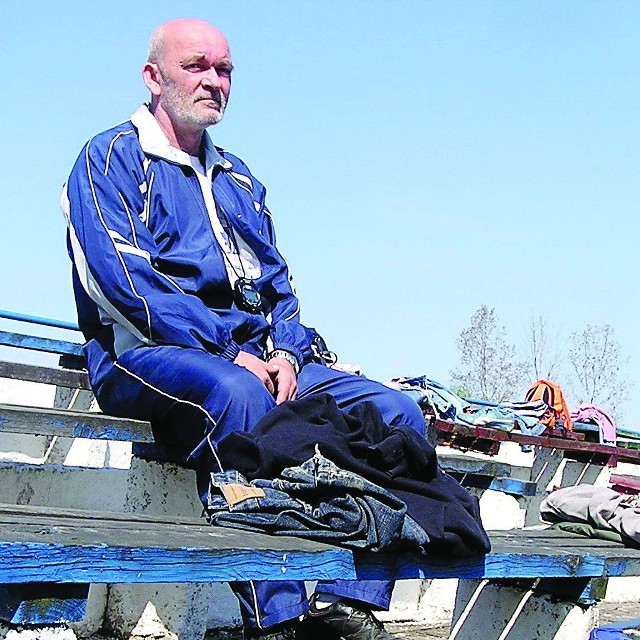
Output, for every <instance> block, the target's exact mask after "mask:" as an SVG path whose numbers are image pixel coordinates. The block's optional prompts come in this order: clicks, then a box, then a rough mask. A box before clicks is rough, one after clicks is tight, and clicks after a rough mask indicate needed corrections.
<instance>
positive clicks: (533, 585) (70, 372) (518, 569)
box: [0, 314, 640, 640]
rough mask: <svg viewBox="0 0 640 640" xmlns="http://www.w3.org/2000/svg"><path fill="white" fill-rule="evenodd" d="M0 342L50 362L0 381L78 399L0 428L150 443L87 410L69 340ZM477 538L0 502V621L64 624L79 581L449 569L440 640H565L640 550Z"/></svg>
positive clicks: (12, 371)
mask: <svg viewBox="0 0 640 640" xmlns="http://www.w3.org/2000/svg"><path fill="white" fill-rule="evenodd" d="M0 315H1V314H0ZM14 315H15V314H5V315H4V317H5V318H6V317H7V316H9V317H10V318H11V317H12V316H14ZM13 319H18V320H21V321H23V322H24V321H25V319H24V317H19V318H13ZM38 320H39V319H35V318H33V319H29V320H27V321H29V322H31V321H34V322H37V321H38ZM54 326H55V325H54ZM64 328H66V329H70V328H72V326H66V327H64ZM0 344H4V345H9V346H13V347H20V348H23V349H24V348H26V349H36V350H44V351H49V352H51V353H56V354H59V355H61V364H62V366H58V367H45V366H41V365H30V364H24V363H15V362H2V363H0V377H6V378H11V379H19V380H27V381H31V382H39V383H43V384H53V385H56V386H57V387H59V389H63V388H64V389H74V390H76V391H80V392H82V393H84V394H85V400H84V401H83V402H80V403H78V400H77V399H78V394H77V393H75V395H74V396H73V398H74V402H75V405H73V406H75V408H74V409H65V408H62V407H55V408H32V407H26V406H10V405H6V404H2V405H0V434H3V433H4V434H6V433H18V434H29V435H47V436H65V437H71V438H77V437H81V438H88V439H96V440H107V441H110V442H111V441H127V442H138V443H152V442H153V437H152V434H151V429H150V426H149V424H148V423H145V422H140V421H135V420H123V419H120V418H113V417H111V416H105V415H102V414H100V413H95V412H89V411H87V409H88V404H87V398H89V397H90V391H89V385H88V381H87V376H86V372H85V371H84V370H82V369H80V368H78V367H80V366H82V360H81V352H80V349H79V345H78V344H75V343H72V342H67V341H60V340H52V339H50V338H41V337H37V336H33V335H30V334H26V333H23V334H19V333H15V332H6V331H2V332H0ZM69 365H72V366H73V367H75V368H71V367H70V366H69ZM62 396H64V392H63V391H59V395H58V398H60V397H62ZM79 407H82V408H79ZM16 464H20V463H16ZM494 471H495V470H494ZM485 472H487V469H485ZM194 492H195V487H194ZM491 540H492V545H493V549H492V551H491V553H490V554H488V555H486V556H481V557H476V558H467V559H454V560H451V559H439V558H436V557H422V556H417V555H411V554H401V553H393V554H385V553H379V554H375V553H364V552H353V551H350V550H347V549H344V548H339V547H335V546H331V545H325V544H320V543H316V542H311V541H308V540H303V539H299V538H288V537H278V536H268V535H263V534H255V533H251V532H246V531H237V530H233V529H224V528H219V527H211V526H209V525H208V524H207V523H206V522H205V521H204V519H202V518H195V517H175V516H162V515H144V514H136V513H121V512H105V511H92V510H91V509H70V508H64V509H61V508H60V507H56V506H46V505H28V504H0V616H1V617H3V618H4V619H7V620H10V621H13V622H14V623H25V622H28V623H53V622H62V621H65V620H71V621H74V620H77V619H78V617H81V616H82V603H83V602H84V601H85V598H86V594H87V590H88V585H90V584H119V585H122V584H141V583H215V582H229V581H236V580H282V579H292V580H294V579H295V580H323V579H348V580H358V579H383V578H384V579H388V578H391V579H396V580H402V579H409V578H419V579H423V580H429V579H440V578H456V579H458V580H460V581H461V582H460V586H459V588H458V596H457V599H456V609H455V613H454V623H453V629H452V635H451V637H452V638H453V637H455V638H458V639H463V638H468V639H471V638H483V639H485V640H486V639H490V638H494V637H495V638H496V639H497V638H507V637H509V638H519V637H531V635H523V634H521V635H517V630H518V629H522V628H524V627H527V628H531V627H533V626H536V628H537V631H536V632H535V634H534V635H536V634H537V637H541V638H542V637H544V638H554V637H556V638H572V639H575V638H580V637H585V638H586V632H587V631H588V629H589V628H590V627H592V626H593V625H594V624H595V618H594V613H593V611H594V609H593V604H594V603H595V602H596V601H597V600H598V599H600V598H601V597H602V595H603V592H602V589H603V579H606V578H609V577H618V576H640V550H636V549H630V548H626V547H623V546H621V545H617V544H614V543H610V542H606V541H602V540H593V539H587V538H583V537H579V536H575V535H572V534H568V533H564V532H559V531H551V530H525V531H523V530H515V531H506V532H493V533H491ZM473 605H475V606H473ZM490 607H491V608H490ZM478 616H480V617H478ZM576 616H577V618H576ZM489 619H490V620H491V623H490V624H488V622H487V621H488V620H489ZM576 620H578V622H576ZM489 627H491V628H489ZM494 627H495V628H494ZM569 627H570V628H569ZM514 630H515V631H514ZM514 633H515V634H516V635H509V634H514ZM528 633H530V632H528ZM505 634H507V635H505ZM563 634H564V635H563Z"/></svg>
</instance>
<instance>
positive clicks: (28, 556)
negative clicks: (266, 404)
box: [0, 543, 356, 584]
mask: <svg viewBox="0 0 640 640" xmlns="http://www.w3.org/2000/svg"><path fill="white" fill-rule="evenodd" d="M341 577H342V578H345V579H353V578H355V577H356V573H355V570H354V568H353V561H352V557H351V553H350V552H349V551H347V550H345V549H337V548H336V549H331V550H329V551H320V552H305V551H284V552H283V551H273V550H271V551H269V550H263V551H256V550H253V549H238V550H231V551H229V550H216V549H193V548H184V549H162V548H131V547H108V546H106V545H96V546H91V547H88V546H82V547H79V546H76V547H74V546H62V545H47V544H38V543H30V544H24V543H1V544H0V582H4V583H9V584H11V583H23V582H25V581H26V582H40V581H47V582H62V583H64V582H79V583H123V584H128V583H155V582H158V583H160V582H178V583H179V582H229V581H234V580H285V579H286V580H329V579H333V578H341Z"/></svg>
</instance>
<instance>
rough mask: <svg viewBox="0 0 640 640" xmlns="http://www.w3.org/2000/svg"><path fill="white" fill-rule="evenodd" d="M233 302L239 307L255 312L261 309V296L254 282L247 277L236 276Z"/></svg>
mask: <svg viewBox="0 0 640 640" xmlns="http://www.w3.org/2000/svg"><path fill="white" fill-rule="evenodd" d="M233 294H234V299H235V303H236V305H237V306H238V308H239V309H242V310H243V311H250V312H251V313H256V312H258V311H260V310H261V309H262V296H261V295H260V292H259V291H258V289H257V287H256V285H255V283H254V282H253V281H252V280H249V279H248V278H238V280H236V283H235V285H234V287H233Z"/></svg>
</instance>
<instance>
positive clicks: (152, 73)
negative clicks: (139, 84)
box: [142, 62, 161, 97]
mask: <svg viewBox="0 0 640 640" xmlns="http://www.w3.org/2000/svg"><path fill="white" fill-rule="evenodd" d="M160 77H161V74H160V69H159V68H158V65H157V64H156V63H155V62H145V63H144V66H143V67H142V78H143V80H144V83H145V84H146V85H147V89H149V91H151V95H154V96H156V97H157V96H159V95H160V89H161V84H160Z"/></svg>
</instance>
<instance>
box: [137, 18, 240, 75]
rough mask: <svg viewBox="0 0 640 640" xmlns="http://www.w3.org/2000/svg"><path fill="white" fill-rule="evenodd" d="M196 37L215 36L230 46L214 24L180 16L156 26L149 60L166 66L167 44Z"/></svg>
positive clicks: (148, 54) (148, 55)
mask: <svg viewBox="0 0 640 640" xmlns="http://www.w3.org/2000/svg"><path fill="white" fill-rule="evenodd" d="M194 38H213V39H215V40H218V41H224V43H225V44H226V47H227V49H228V48H229V43H228V42H227V39H226V38H225V36H224V34H223V33H222V32H221V31H220V29H218V28H217V27H214V26H213V25H212V24H209V23H208V22H205V21H204V20H196V19H194V18H178V19H176V20H170V21H169V22H164V23H163V24H161V25H159V26H158V27H156V28H155V30H154V31H153V33H152V34H151V38H150V39H149V51H148V53H147V62H152V63H154V64H157V65H158V66H160V67H162V66H164V65H163V63H164V58H165V57H166V49H167V46H169V47H171V46H172V45H174V44H178V45H179V44H180V43H182V42H189V40H193V39H194Z"/></svg>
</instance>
